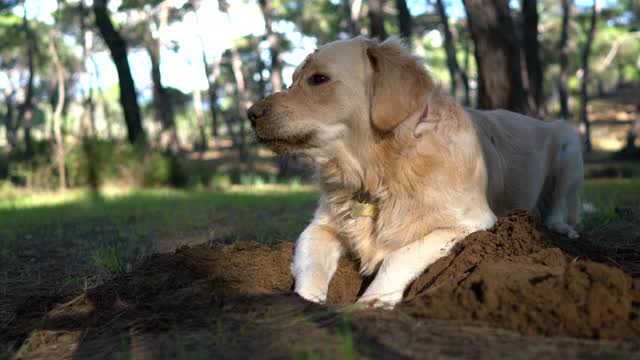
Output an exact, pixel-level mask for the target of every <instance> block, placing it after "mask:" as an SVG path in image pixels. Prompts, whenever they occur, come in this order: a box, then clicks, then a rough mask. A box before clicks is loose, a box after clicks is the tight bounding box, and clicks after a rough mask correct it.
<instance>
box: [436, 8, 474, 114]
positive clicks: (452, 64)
mask: <svg viewBox="0 0 640 360" xmlns="http://www.w3.org/2000/svg"><path fill="white" fill-rule="evenodd" d="M436 8H437V10H438V14H439V15H440V21H441V22H442V33H443V35H444V46H445V50H446V51H447V67H448V68H449V76H450V77H451V95H453V97H456V95H457V93H458V83H460V84H462V86H463V87H464V97H465V103H466V104H468V103H469V79H467V74H466V73H464V72H463V71H462V70H461V69H460V66H459V64H458V59H457V58H456V48H455V43H454V40H453V34H452V33H451V29H450V28H449V18H448V16H447V10H446V8H445V7H444V2H443V0H437V1H436Z"/></svg>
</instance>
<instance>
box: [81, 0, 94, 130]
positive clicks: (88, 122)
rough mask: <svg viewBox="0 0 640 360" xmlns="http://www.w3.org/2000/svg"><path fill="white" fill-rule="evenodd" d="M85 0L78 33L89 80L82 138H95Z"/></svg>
mask: <svg viewBox="0 0 640 360" xmlns="http://www.w3.org/2000/svg"><path fill="white" fill-rule="evenodd" d="M84 1H85V0H80V4H79V8H80V33H81V36H82V38H81V42H82V73H83V74H84V76H86V77H88V78H89V89H88V90H87V92H86V93H85V94H83V95H84V96H85V98H84V101H83V102H84V105H85V107H84V108H83V110H82V111H83V113H82V128H83V136H87V135H89V136H92V137H93V136H96V120H95V119H96V111H95V104H94V101H93V83H92V80H93V75H94V74H93V71H90V70H89V67H88V66H87V61H88V59H89V58H90V57H91V54H92V51H91V48H92V46H93V33H92V32H90V31H88V30H87V16H86V13H85V4H84Z"/></svg>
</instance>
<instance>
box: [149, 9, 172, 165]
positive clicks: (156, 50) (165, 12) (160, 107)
mask: <svg viewBox="0 0 640 360" xmlns="http://www.w3.org/2000/svg"><path fill="white" fill-rule="evenodd" d="M169 10H170V9H169V2H168V1H164V2H162V4H161V5H160V19H159V22H158V23H159V24H158V26H157V27H155V23H154V19H153V18H150V19H149V29H147V32H146V34H145V43H146V48H147V52H148V53H149V58H150V60H151V81H152V83H153V106H154V108H155V111H156V116H157V117H158V118H159V119H160V122H161V124H162V131H161V134H160V135H161V136H162V135H164V134H166V133H168V135H169V139H168V141H164V143H167V145H168V148H169V149H170V150H171V152H172V153H174V154H177V153H178V152H180V140H179V138H178V130H177V129H176V121H175V115H174V111H173V104H172V103H171V98H170V97H169V93H168V92H167V89H166V88H165V87H164V85H162V74H161V72H160V61H161V59H160V49H161V48H162V46H164V43H165V33H166V29H167V25H168V20H169ZM154 27H155V30H157V31H155V32H156V33H157V34H158V36H157V38H154V36H153V34H152V33H153V32H154V31H153V30H154Z"/></svg>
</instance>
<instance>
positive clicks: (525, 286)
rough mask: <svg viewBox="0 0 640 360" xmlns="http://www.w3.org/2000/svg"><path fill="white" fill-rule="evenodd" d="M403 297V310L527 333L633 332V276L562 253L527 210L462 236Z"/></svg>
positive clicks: (636, 301)
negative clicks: (462, 239) (460, 240)
mask: <svg viewBox="0 0 640 360" xmlns="http://www.w3.org/2000/svg"><path fill="white" fill-rule="evenodd" d="M405 299H406V300H407V301H406V302H405V303H404V304H402V306H401V308H402V310H404V311H406V312H407V313H409V314H412V315H414V316H418V317H427V318H438V319H458V320H459V319H475V320H483V321H487V322H489V323H491V324H493V325H495V326H498V327H502V328H508V329H514V330H518V331H519V332H521V333H523V334H527V335H533V334H540V335H547V336H552V335H570V336H574V337H581V338H594V339H599V338H606V339H614V338H624V337H630V336H637V335H639V334H640V281H639V280H634V279H632V278H631V277H630V276H628V275H627V274H625V273H624V272H622V271H621V270H619V269H617V268H614V267H610V266H606V265H603V264H599V263H595V262H591V261H585V260H580V259H577V258H573V259H571V258H568V257H567V256H565V255H564V254H563V253H562V251H561V250H560V249H558V248H557V247H552V246H551V244H550V243H549V241H548V239H547V238H546V236H545V234H544V233H543V232H541V231H539V230H538V229H537V228H536V226H535V224H534V223H533V221H532V219H530V218H528V217H526V216H511V217H509V218H506V219H503V220H501V221H499V222H498V224H497V225H496V226H495V227H494V228H493V229H492V230H491V231H482V232H477V233H474V234H472V235H470V236H469V237H467V239H465V240H464V241H463V242H462V243H461V246H460V247H459V248H458V251H457V252H456V253H455V254H453V255H450V256H448V257H447V258H445V259H441V260H440V261H438V263H437V264H435V265H434V266H432V267H431V268H430V269H428V270H427V271H426V272H425V274H423V275H422V276H421V277H420V278H419V279H418V280H417V281H416V282H415V283H414V284H413V285H412V286H411V288H410V289H409V291H408V293H407V294H406V296H405Z"/></svg>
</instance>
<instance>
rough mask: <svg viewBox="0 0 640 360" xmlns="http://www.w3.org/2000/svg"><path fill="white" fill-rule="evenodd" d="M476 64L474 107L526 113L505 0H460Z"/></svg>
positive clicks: (515, 46) (520, 76) (517, 52)
mask: <svg viewBox="0 0 640 360" xmlns="http://www.w3.org/2000/svg"><path fill="white" fill-rule="evenodd" d="M463 3H464V7H465V9H466V12H467V19H468V22H469V31H470V32H471V37H472V38H473V41H474V43H475V57H476V63H477V65H478V106H479V107H480V108H483V109H498V108H503V109H507V110H512V111H516V112H520V113H529V106H528V104H527V97H526V94H525V91H524V83H523V81H522V71H521V65H520V47H519V46H518V44H517V39H516V36H515V28H514V25H513V21H512V19H511V12H510V9H509V4H508V2H507V0H464V1H463Z"/></svg>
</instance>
